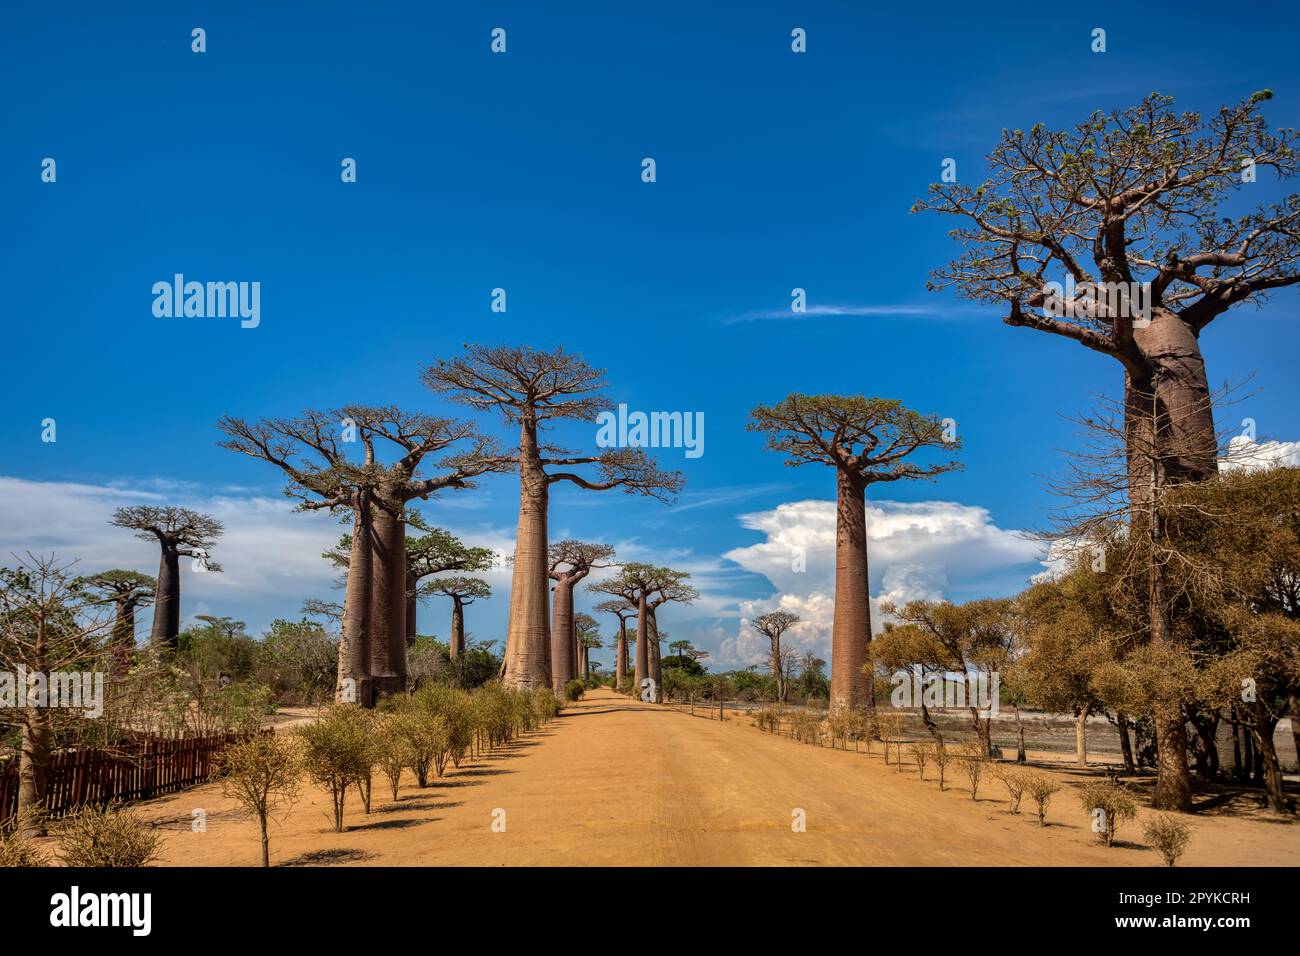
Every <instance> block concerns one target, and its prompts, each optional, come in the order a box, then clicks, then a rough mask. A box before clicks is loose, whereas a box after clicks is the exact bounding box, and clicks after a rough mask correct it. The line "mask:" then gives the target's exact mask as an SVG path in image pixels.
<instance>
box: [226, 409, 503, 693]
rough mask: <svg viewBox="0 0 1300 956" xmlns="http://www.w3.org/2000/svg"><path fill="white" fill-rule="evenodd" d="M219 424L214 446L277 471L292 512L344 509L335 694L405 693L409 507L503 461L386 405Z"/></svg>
mask: <svg viewBox="0 0 1300 956" xmlns="http://www.w3.org/2000/svg"><path fill="white" fill-rule="evenodd" d="M217 427H218V428H219V429H221V431H222V432H224V433H225V434H226V436H227V439H226V440H225V441H223V442H221V443H220V444H221V445H222V447H224V448H229V449H231V450H232V451H237V452H239V453H241V454H245V455H249V456H250V457H253V458H257V459H259V460H261V461H265V462H268V463H270V464H272V465H275V466H276V467H277V468H279V469H280V470H281V471H282V472H284V474H285V475H286V476H287V477H288V479H289V486H288V488H287V489H286V494H288V495H289V496H290V497H292V498H296V499H298V502H299V507H300V508H302V509H305V510H330V511H333V512H350V513H351V516H352V522H353V525H352V535H351V539H350V545H351V550H350V552H349V555H348V575H347V587H346V591H345V593H344V600H343V627H342V642H341V647H340V652H339V675H338V682H339V694H340V697H341V699H348V698H351V699H353V700H355V702H357V703H360V704H362V705H363V706H370V705H372V704H373V703H374V701H375V700H376V698H377V697H379V696H383V695H385V694H390V693H393V692H396V691H400V690H402V689H404V688H405V683H406V608H407V574H406V570H407V569H406V540H405V539H406V518H407V515H408V510H407V505H408V504H409V503H410V502H411V501H414V500H416V499H427V498H429V497H430V496H431V495H434V494H436V493H437V492H439V491H442V490H444V489H448V488H452V489H463V488H469V487H472V486H473V481H472V479H474V478H475V477H478V476H480V475H483V474H485V473H488V472H493V471H499V470H501V469H502V468H504V467H507V465H508V463H509V460H508V459H506V458H503V457H502V456H501V455H500V454H498V452H497V449H496V446H495V445H494V444H493V443H492V442H491V441H490V440H488V439H486V438H484V437H483V436H481V435H479V434H478V432H477V431H476V430H475V429H474V427H473V426H472V425H471V424H469V423H468V422H464V421H459V420H456V419H450V418H438V417H435V416H431V415H423V414H418V413H409V412H403V411H401V410H400V409H397V408H394V407H391V406H389V407H374V406H367V405H348V406H345V407H343V408H342V409H339V410H338V411H335V412H320V411H308V412H304V413H303V414H302V415H301V416H299V417H297V418H273V419H264V420H262V421H259V422H247V421H245V420H243V419H240V418H234V417H231V416H226V417H224V418H222V419H221V420H220V421H219V422H218V423H217ZM381 440H382V441H383V442H386V443H387V444H388V445H390V446H396V448H397V449H398V452H397V454H399V455H400V457H398V458H397V459H396V460H395V461H393V462H392V463H390V464H385V463H384V462H382V461H381V460H380V457H379V456H378V454H377V453H376V445H378V444H380V442H381ZM348 444H355V445H360V448H361V457H360V460H357V459H356V457H355V456H354V457H349V456H348V455H347V454H346V452H345V448H344V446H345V445H348ZM444 453H445V455H446V457H443V458H441V459H438V460H437V461H435V462H433V464H434V467H435V468H437V469H440V473H439V474H436V475H431V476H429V477H421V471H422V468H423V467H424V466H425V464H426V462H428V461H432V460H433V456H435V455H439V454H444Z"/></svg>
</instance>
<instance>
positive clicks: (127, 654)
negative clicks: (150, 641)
mask: <svg viewBox="0 0 1300 956" xmlns="http://www.w3.org/2000/svg"><path fill="white" fill-rule="evenodd" d="M111 643H112V664H111V667H112V673H113V676H114V677H125V676H126V675H127V673H128V672H129V671H130V670H131V658H132V657H133V656H134V654H135V601H133V600H132V599H131V598H129V597H128V598H119V599H118V601H117V608H116V611H115V613H114V616H113V637H112V641H111Z"/></svg>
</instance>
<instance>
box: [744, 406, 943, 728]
mask: <svg viewBox="0 0 1300 956" xmlns="http://www.w3.org/2000/svg"><path fill="white" fill-rule="evenodd" d="M748 427H749V429H750V430H751V431H758V432H762V433H764V434H765V435H766V436H767V447H768V449H769V450H771V451H776V452H781V453H782V454H784V455H786V456H787V457H786V464H787V465H791V466H799V465H806V464H809V463H814V464H822V465H831V466H832V467H834V468H835V476H836V509H835V515H836V516H835V616H834V623H833V624H832V629H831V687H830V690H831V706H832V707H833V708H836V709H838V708H841V707H849V708H865V707H869V706H870V704H871V677H870V674H869V672H868V668H869V666H870V661H871V592H870V586H869V583H868V577H867V504H866V493H867V487H868V486H869V485H872V484H876V483H878V482H892V481H901V480H908V479H918V478H933V477H935V476H937V475H941V474H943V473H944V472H948V471H952V470H953V469H955V468H959V467H960V465H959V464H957V463H956V462H944V463H940V464H931V465H919V464H913V463H912V462H911V461H909V460H908V459H909V458H910V457H911V456H912V455H914V454H916V453H918V452H922V451H924V450H926V449H937V450H940V451H943V452H948V453H951V452H954V451H956V450H957V449H958V448H959V447H960V443H959V442H958V441H957V439H956V438H955V436H952V435H951V434H950V433H949V432H948V431H947V430H946V428H945V425H944V423H943V422H942V421H940V420H939V419H938V418H935V417H931V416H926V415H921V414H919V413H918V412H914V411H912V410H911V409H908V408H905V407H904V406H903V405H902V404H901V403H900V402H897V401H890V400H886V399H881V398H865V397H862V396H853V395H799V394H793V395H789V396H787V397H786V398H784V399H782V400H781V401H780V402H778V403H777V404H776V405H770V406H769V405H760V406H758V407H757V408H755V409H754V410H753V411H752V412H750V422H749V426H748Z"/></svg>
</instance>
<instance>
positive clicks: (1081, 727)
mask: <svg viewBox="0 0 1300 956" xmlns="http://www.w3.org/2000/svg"><path fill="white" fill-rule="evenodd" d="M1091 709H1092V708H1091V707H1081V708H1080V709H1079V713H1078V714H1076V715H1075V718H1074V765H1075V766H1076V767H1086V766H1088V713H1089V711H1090V710H1091Z"/></svg>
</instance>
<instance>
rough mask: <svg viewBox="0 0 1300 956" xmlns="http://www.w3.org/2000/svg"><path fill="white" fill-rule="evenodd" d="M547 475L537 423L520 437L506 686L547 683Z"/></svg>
mask: <svg viewBox="0 0 1300 956" xmlns="http://www.w3.org/2000/svg"><path fill="white" fill-rule="evenodd" d="M549 497H550V489H549V479H548V477H547V475H546V471H545V469H544V468H543V467H542V462H541V455H540V453H539V451H538V447H537V425H536V423H535V422H529V421H525V422H524V423H523V425H522V426H521V428H520V436H519V525H518V530H517V532H516V535H515V564H514V573H513V574H512V575H511V580H510V622H509V624H508V626H507V629H506V650H505V663H504V667H503V682H504V683H505V685H506V686H507V687H515V688H523V689H525V690H536V689H537V688H548V687H551V631H550V613H549V611H550V608H549V607H548V606H547V605H548V604H549V600H548V599H549V597H550V590H551V589H550V574H549V572H550V568H549V562H548V560H547V547H548V544H549V542H548V539H547V526H546V521H547V514H546V512H547V508H548V501H549Z"/></svg>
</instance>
